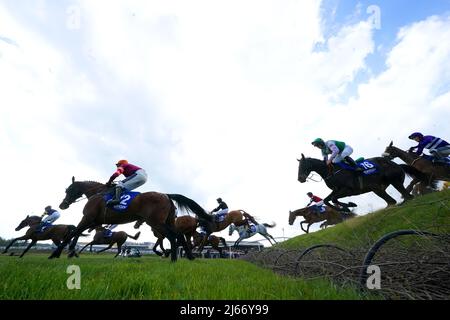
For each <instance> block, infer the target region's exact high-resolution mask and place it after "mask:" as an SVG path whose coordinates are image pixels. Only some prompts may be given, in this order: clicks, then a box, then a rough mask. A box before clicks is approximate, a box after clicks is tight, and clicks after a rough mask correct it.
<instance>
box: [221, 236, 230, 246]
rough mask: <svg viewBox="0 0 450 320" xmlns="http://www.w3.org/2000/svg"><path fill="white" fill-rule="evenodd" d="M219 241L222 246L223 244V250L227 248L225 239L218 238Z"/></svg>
mask: <svg viewBox="0 0 450 320" xmlns="http://www.w3.org/2000/svg"><path fill="white" fill-rule="evenodd" d="M219 240H220V242H222V244H223V246H224V247H225V248H227V247H228V246H227V242H226V241H225V238H222V237H219Z"/></svg>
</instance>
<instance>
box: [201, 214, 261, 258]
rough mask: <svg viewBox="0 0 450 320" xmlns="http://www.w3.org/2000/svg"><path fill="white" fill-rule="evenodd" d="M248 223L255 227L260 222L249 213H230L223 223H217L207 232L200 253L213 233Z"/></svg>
mask: <svg viewBox="0 0 450 320" xmlns="http://www.w3.org/2000/svg"><path fill="white" fill-rule="evenodd" d="M248 221H251V222H253V223H254V224H255V225H258V222H256V220H255V218H253V217H252V216H251V215H250V214H249V213H247V212H245V211H244V210H232V211H229V212H228V213H227V214H226V215H225V218H224V219H223V221H221V222H218V221H215V222H214V223H212V227H211V229H210V232H207V230H205V231H206V234H205V236H204V238H203V242H202V243H201V244H200V246H199V247H198V251H199V252H201V251H202V250H203V247H204V246H205V243H206V241H207V239H208V237H209V235H210V234H211V233H213V232H219V231H222V230H224V229H225V228H226V227H228V226H229V225H231V224H234V225H236V226H242V225H248Z"/></svg>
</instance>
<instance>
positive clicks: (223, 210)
mask: <svg viewBox="0 0 450 320" xmlns="http://www.w3.org/2000/svg"><path fill="white" fill-rule="evenodd" d="M227 213H228V208H227V209H220V210H219V211H217V213H216V215H218V216H219V215H222V214H227Z"/></svg>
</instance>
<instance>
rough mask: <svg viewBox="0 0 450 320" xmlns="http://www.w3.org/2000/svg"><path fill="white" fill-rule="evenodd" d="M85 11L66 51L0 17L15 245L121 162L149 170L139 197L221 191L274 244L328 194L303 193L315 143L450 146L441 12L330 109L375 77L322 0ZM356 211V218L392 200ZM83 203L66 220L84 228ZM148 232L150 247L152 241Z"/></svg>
mask: <svg viewBox="0 0 450 320" xmlns="http://www.w3.org/2000/svg"><path fill="white" fill-rule="evenodd" d="M79 6H80V13H81V20H80V21H81V28H80V29H79V30H76V31H73V30H67V32H66V33H65V35H66V36H67V39H65V40H64V39H63V40H61V39H54V38H48V37H45V36H42V35H41V34H40V33H39V32H37V31H36V32H34V31H32V30H31V29H27V28H25V27H23V26H21V24H20V23H19V22H18V21H16V20H14V19H13V18H12V16H11V14H10V13H8V12H6V10H5V9H2V7H0V23H1V24H0V30H1V33H0V36H4V37H7V38H10V39H13V40H14V41H16V42H17V43H18V45H19V48H17V47H14V46H11V45H10V44H8V43H6V42H4V41H3V42H2V41H1V40H0V52H1V57H0V66H1V69H2V73H0V87H2V89H3V88H6V89H7V90H5V94H2V100H3V102H2V105H7V106H9V110H4V109H3V108H2V109H1V111H0V113H1V120H0V121H1V124H2V125H1V126H0V128H1V129H0V130H2V135H1V138H0V139H1V140H0V141H1V144H0V147H1V148H2V150H8V152H7V154H8V153H9V155H8V158H9V159H11V161H12V163H13V164H14V165H15V166H17V167H18V170H20V173H19V172H17V171H14V172H12V171H11V172H5V173H4V174H5V178H6V180H7V181H8V184H7V187H6V185H5V184H3V186H2V189H1V194H8V195H9V196H10V197H11V198H12V199H13V198H15V197H16V195H15V194H13V193H12V190H26V192H27V197H28V199H29V201H27V202H22V203H20V204H19V205H14V206H13V205H12V204H9V203H8V204H7V207H6V208H5V210H6V211H8V212H11V213H12V212H14V214H11V215H8V216H4V217H2V223H1V225H0V234H1V235H2V236H5V235H6V236H8V237H11V236H13V235H14V233H13V231H12V229H13V227H14V226H15V225H16V224H17V223H18V222H17V220H19V219H20V218H21V216H22V215H25V214H27V213H28V212H29V211H30V210H34V211H36V213H40V212H38V211H39V210H40V209H39V208H43V207H44V206H45V205H47V203H48V202H49V203H52V204H54V205H56V204H58V203H59V202H60V201H61V198H62V196H63V192H64V188H65V187H67V185H68V183H69V179H70V177H71V176H72V175H73V174H74V175H75V176H76V177H77V178H79V179H83V180H84V179H86V180H87V179H90V180H91V179H92V180H100V181H103V180H106V179H107V178H108V175H109V173H110V172H109V170H108V168H111V165H112V164H113V163H114V161H116V160H117V159H118V158H122V157H125V158H128V159H130V160H131V159H136V161H137V164H139V165H142V166H143V167H144V168H146V169H147V171H148V172H149V176H150V180H149V182H148V183H147V184H146V186H145V188H141V190H148V189H151V190H157V191H161V192H167V193H183V194H185V195H186V196H189V197H192V198H194V199H195V200H196V201H198V202H199V203H200V204H201V205H203V206H204V207H205V208H207V209H212V208H214V207H215V206H216V202H215V199H216V198H217V197H218V196H221V197H222V198H223V199H224V200H225V201H226V202H227V203H228V204H229V205H230V208H231V209H244V210H246V211H248V212H250V213H251V214H254V215H256V216H258V217H259V219H260V221H263V222H271V221H275V222H277V224H278V227H277V228H275V230H273V233H274V234H275V235H276V236H281V234H282V228H284V229H285V234H286V235H287V236H291V235H295V234H299V233H300V229H299V228H298V225H296V226H294V227H289V226H287V219H288V212H289V210H292V209H296V208H298V207H301V206H303V205H305V204H306V203H307V198H306V195H305V194H306V192H307V191H309V190H311V191H313V192H317V193H319V194H321V195H326V194H327V189H326V188H325V186H324V183H323V182H322V183H315V184H314V183H308V184H300V183H299V182H297V165H298V163H297V161H296V158H298V157H299V156H300V153H301V152H304V153H305V154H307V155H310V156H317V157H319V154H318V152H317V150H316V149H313V148H312V146H311V145H310V141H311V140H312V139H313V138H315V137H316V136H323V137H325V138H334V139H342V140H344V141H346V142H348V143H349V144H351V145H352V146H353V147H354V149H355V156H359V155H364V156H375V155H379V154H381V152H382V151H383V149H384V147H385V146H386V145H387V143H388V142H389V140H390V139H391V138H394V140H395V141H397V140H398V143H399V144H400V145H401V146H405V145H406V144H407V143H408V142H407V141H406V138H404V137H406V136H407V134H408V133H409V132H410V131H411V130H415V129H416V128H417V129H418V130H419V129H420V130H422V129H423V130H426V131H428V130H429V131H433V132H429V133H435V134H441V135H442V136H443V137H445V136H448V133H449V132H448V130H449V129H448V128H447V127H446V126H445V124H446V122H445V119H448V112H449V111H448V102H449V100H450V96H449V92H448V91H449V90H448V83H449V81H448V80H449V66H448V63H447V61H448V58H449V56H450V49H449V44H448V43H449V42H448V41H444V40H445V39H448V38H449V34H448V32H449V31H448V30H450V28H449V24H450V23H449V21H448V18H447V17H432V18H429V19H427V20H425V21H421V22H418V23H416V24H413V25H410V26H406V27H405V28H403V29H402V30H401V32H400V33H399V38H398V43H397V44H396V45H395V47H394V48H392V50H391V51H390V53H389V55H388V57H387V68H386V70H385V71H384V72H382V73H381V74H379V75H377V76H373V77H372V78H370V79H369V80H368V81H367V83H365V84H361V85H360V86H359V87H358V96H357V97H354V98H352V99H350V100H349V102H348V103H346V104H335V103H333V102H332V101H334V99H336V98H339V97H341V96H342V95H345V92H346V88H347V87H348V86H349V85H354V84H355V83H354V82H355V78H356V75H357V74H358V73H359V72H365V71H366V70H367V68H368V67H367V65H366V58H367V56H368V55H370V54H371V53H372V52H373V51H374V48H375V43H374V40H373V34H372V32H373V31H372V30H371V29H370V25H369V24H368V23H367V22H356V23H353V24H350V25H346V26H343V27H342V28H341V29H340V30H338V32H336V34H334V35H332V36H331V37H330V38H328V39H324V34H323V30H321V17H320V1H311V2H307V3H306V2H300V1H288V2H283V6H280V5H279V4H278V2H275V1H251V2H244V3H242V2H237V1H226V2H221V3H214V4H213V3H212V2H210V1H190V2H189V3H187V2H185V1H167V2H164V3H162V2H160V1H158V2H156V1H145V2H142V1H130V2H126V3H125V2H119V1H116V2H114V1H107V2H102V1H81V2H80V3H79ZM106 6H107V8H106ZM236 8H239V9H236ZM46 9H47V10H50V11H47V13H46V17H47V19H50V20H51V16H52V13H51V8H49V4H48V3H47V6H46ZM62 12H64V11H62ZM4 30H7V31H4ZM73 39H78V40H77V41H79V44H80V48H78V50H79V52H77V51H75V52H74V51H71V50H72V49H73V47H71V46H70V45H69V44H68V43H69V42H70V41H71V40H73ZM317 42H322V44H323V47H324V49H323V50H321V51H317V50H314V48H315V44H316V43H317ZM68 48H71V49H68ZM69 53H70V54H69ZM80 61H81V62H80ZM401 122H403V123H405V125H404V127H399V123H401ZM398 137H403V138H398ZM116 157H117V158H116ZM111 169H112V168H111ZM30 181H32V182H33V184H30ZM24 184H26V187H25V188H24ZM35 184H37V186H36V185H35ZM10 190H11V191H10ZM396 197H397V198H398V196H396ZM353 200H354V201H355V200H356V202H359V203H361V206H362V210H361V211H360V212H364V211H366V210H367V208H368V206H369V205H368V203H369V202H372V203H373V204H372V205H373V206H374V207H375V208H376V207H380V206H382V205H383V203H382V202H380V200H377V199H376V198H374V197H373V196H364V197H360V198H355V199H353ZM82 206H83V203H78V204H76V205H75V206H74V208H71V209H69V211H68V212H67V213H66V212H64V214H63V218H61V219H60V220H61V222H62V223H75V224H76V223H77V222H78V221H79V218H80V217H81V208H82ZM130 229H131V227H129V226H127V227H125V230H127V231H128V230H130ZM145 230H146V231H145V234H144V235H143V239H144V240H148V239H153V237H152V236H150V232H149V229H147V228H146V229H145ZM222 235H225V233H223V234H222Z"/></svg>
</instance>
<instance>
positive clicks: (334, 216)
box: [289, 206, 356, 233]
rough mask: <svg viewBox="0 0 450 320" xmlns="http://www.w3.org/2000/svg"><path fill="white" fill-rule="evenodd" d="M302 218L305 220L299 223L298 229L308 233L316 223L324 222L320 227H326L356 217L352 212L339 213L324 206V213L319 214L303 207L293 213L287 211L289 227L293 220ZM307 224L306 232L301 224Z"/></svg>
mask: <svg viewBox="0 0 450 320" xmlns="http://www.w3.org/2000/svg"><path fill="white" fill-rule="evenodd" d="M299 216H302V217H303V218H305V220H303V221H302V222H300V228H301V229H302V230H303V231H304V232H306V233H309V227H310V226H311V225H312V224H314V223H317V222H320V221H325V222H324V223H322V225H321V227H322V226H328V225H334V224H338V223H340V222H342V221H344V220H346V219H348V218H353V217H355V216H356V214H354V213H353V212H347V213H341V212H339V211H337V210H336V209H333V208H331V207H328V206H325V211H324V212H321V213H317V212H315V211H313V210H312V208H311V207H305V208H301V209H297V210H294V211H289V225H291V226H292V225H293V224H294V221H295V218H297V217H299ZM304 223H307V224H308V226H307V227H306V230H305V229H304V228H303V224H304Z"/></svg>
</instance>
